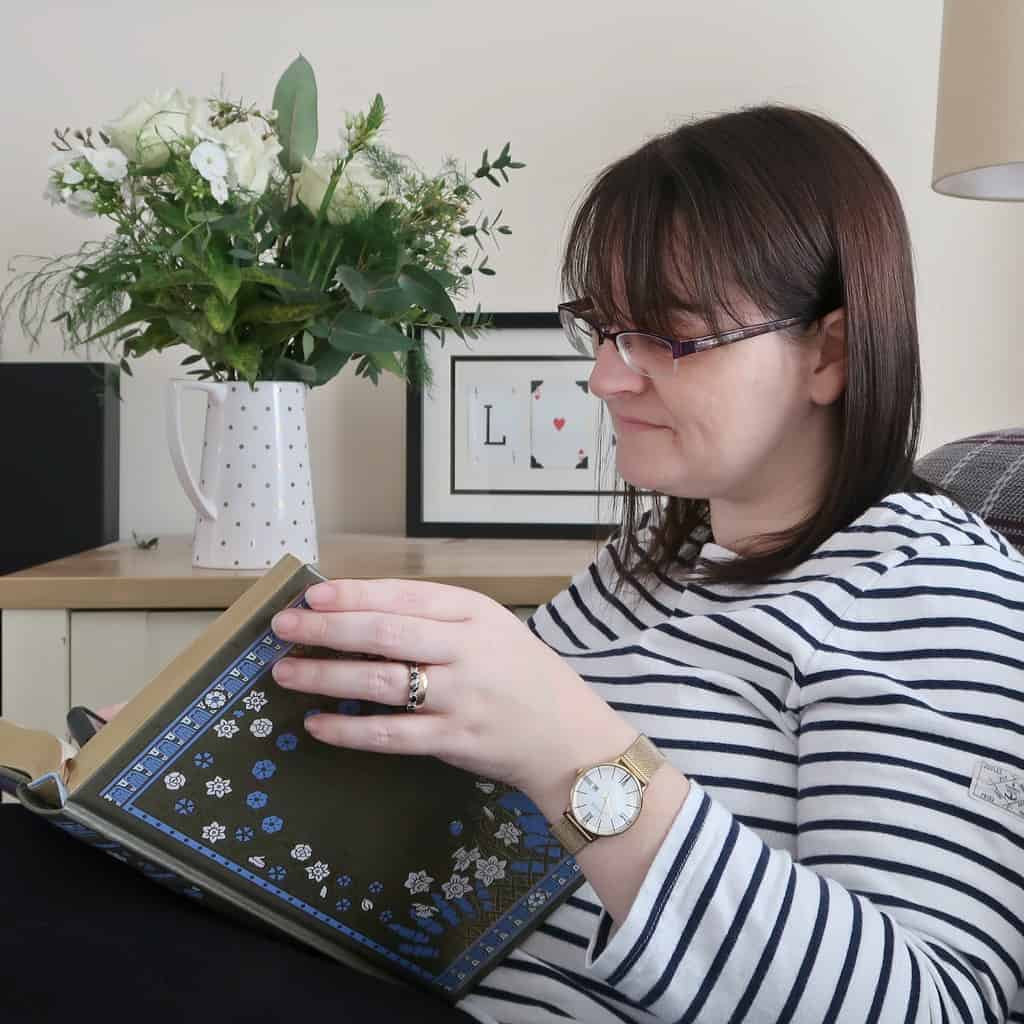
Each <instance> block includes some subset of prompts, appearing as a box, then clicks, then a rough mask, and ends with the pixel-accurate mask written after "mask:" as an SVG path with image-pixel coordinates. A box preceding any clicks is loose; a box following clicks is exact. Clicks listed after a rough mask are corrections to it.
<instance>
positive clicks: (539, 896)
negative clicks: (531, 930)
mask: <svg viewBox="0 0 1024 1024" xmlns="http://www.w3.org/2000/svg"><path fill="white" fill-rule="evenodd" d="M547 898H548V894H547V893H546V892H543V891H542V890H540V889H538V890H537V891H536V892H531V893H530V895H529V896H527V897H526V905H527V906H528V907H529V908H530V910H536V909H537V908H538V907H539V906H541V905H542V904H543V903H545V902H547Z"/></svg>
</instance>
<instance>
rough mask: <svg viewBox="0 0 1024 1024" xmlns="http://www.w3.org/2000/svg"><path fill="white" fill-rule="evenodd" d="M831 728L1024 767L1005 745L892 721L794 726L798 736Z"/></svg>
mask: <svg viewBox="0 0 1024 1024" xmlns="http://www.w3.org/2000/svg"><path fill="white" fill-rule="evenodd" d="M832 731H839V732H869V733H882V734H884V735H886V736H902V737H903V738H905V739H910V740H918V741H919V742H921V743H932V744H934V745H936V746H939V747H947V748H949V749H950V750H958V751H961V752H963V753H967V754H977V755H978V756H979V757H987V758H990V759H991V760H993V761H1002V762H1003V763H1004V764H1012V765H1013V766H1014V767H1015V768H1022V769H1024V758H1020V757H1017V756H1016V755H1015V754H1011V753H1010V752H1009V751H1007V750H1006V749H1005V748H1000V747H988V746H984V745H982V744H981V743H968V742H967V741H966V740H963V739H956V740H954V739H947V738H946V737H945V736H937V735H935V734H933V733H928V732H923V731H922V730H921V729H904V728H902V727H900V726H895V725H883V724H882V723H881V722H856V721H849V720H844V719H841V720H839V721H834V720H832V719H824V720H821V721H815V722H801V723H800V725H799V726H798V727H797V733H798V735H800V736H805V735H807V733H810V732H832Z"/></svg>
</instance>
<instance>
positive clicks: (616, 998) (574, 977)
mask: <svg viewBox="0 0 1024 1024" xmlns="http://www.w3.org/2000/svg"><path fill="white" fill-rule="evenodd" d="M504 968H508V969H510V970H513V971H519V972H521V973H522V974H532V975H535V976H536V977H539V978H546V979H549V980H551V981H555V982H559V983H561V984H563V985H565V986H566V987H568V988H570V989H572V990H573V991H574V992H576V993H577V994H578V995H582V996H586V997H587V998H588V999H592V1000H593V1001H594V1002H595V1003H596V1004H597V1005H598V1006H601V1007H603V1008H604V1009H606V1010H607V1011H608V1012H609V1013H610V1014H611V1015H612V1016H613V1017H617V1018H618V1019H619V1020H621V1021H624V1022H625V1024H633V1022H634V1020H635V1018H634V1017H633V1016H632V1015H631V1014H628V1013H625V1012H624V1011H623V1010H621V1009H619V1008H618V1007H617V1006H616V1005H615V1004H616V1002H618V1003H620V1004H622V1003H624V1004H625V1005H626V1006H636V1003H635V1002H634V1001H633V1000H631V999H628V998H627V997H626V996H625V995H624V994H623V993H621V992H616V991H615V990H614V989H612V988H610V987H609V986H608V985H605V984H603V983H602V982H599V981H595V980H594V979H593V978H589V977H587V976H586V975H584V974H579V973H577V972H576V971H573V970H569V969H568V968H564V967H563V968H554V967H549V966H547V965H546V964H544V963H541V962H538V961H537V960H522V959H519V958H516V957H515V955H514V953H513V956H510V957H507V958H506V959H504V960H503V961H502V962H501V963H500V964H499V965H498V970H499V971H500V970H502V969H504ZM488 977H493V975H489V976H488Z"/></svg>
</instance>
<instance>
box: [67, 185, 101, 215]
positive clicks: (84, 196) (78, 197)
mask: <svg viewBox="0 0 1024 1024" xmlns="http://www.w3.org/2000/svg"><path fill="white" fill-rule="evenodd" d="M61 195H63V196H64V200H65V202H66V203H67V204H68V209H69V210H70V211H71V212H72V213H73V214H74V215H75V216H76V217H95V216H96V193H95V192H90V191H89V190H88V189H87V188H82V189H79V190H78V191H77V192H72V191H71V189H69V188H66V189H64V191H63V192H62V193H61Z"/></svg>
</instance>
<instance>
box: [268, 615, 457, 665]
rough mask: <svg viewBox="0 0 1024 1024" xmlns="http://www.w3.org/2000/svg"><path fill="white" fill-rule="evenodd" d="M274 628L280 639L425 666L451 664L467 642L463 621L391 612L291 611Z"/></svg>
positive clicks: (276, 618) (272, 624)
mask: <svg viewBox="0 0 1024 1024" xmlns="http://www.w3.org/2000/svg"><path fill="white" fill-rule="evenodd" d="M271 629H273V631H274V632H275V633H276V634H277V636H278V637H280V639H282V640H287V641H289V642H294V643H301V644H309V645H312V646H314V647H330V648H333V649H334V650H336V651H353V652H358V653H360V654H379V655H381V657H384V658H388V659H390V660H392V661H413V662H418V663H420V664H424V665H436V664H448V663H449V662H451V661H453V660H454V659H455V657H456V656H457V652H458V651H459V650H460V649H461V648H462V647H463V646H464V644H465V639H464V627H463V626H462V624H461V623H456V622H437V621H430V620H427V619H420V618H416V617H414V616H410V615H393V614H390V613H388V612H338V611H327V612H321V611H309V610H307V609H304V608H291V609H289V610H288V611H286V612H280V613H279V614H277V615H275V616H274V620H273V622H272V623H271ZM460 639H461V641H462V642H461V643H460Z"/></svg>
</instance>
